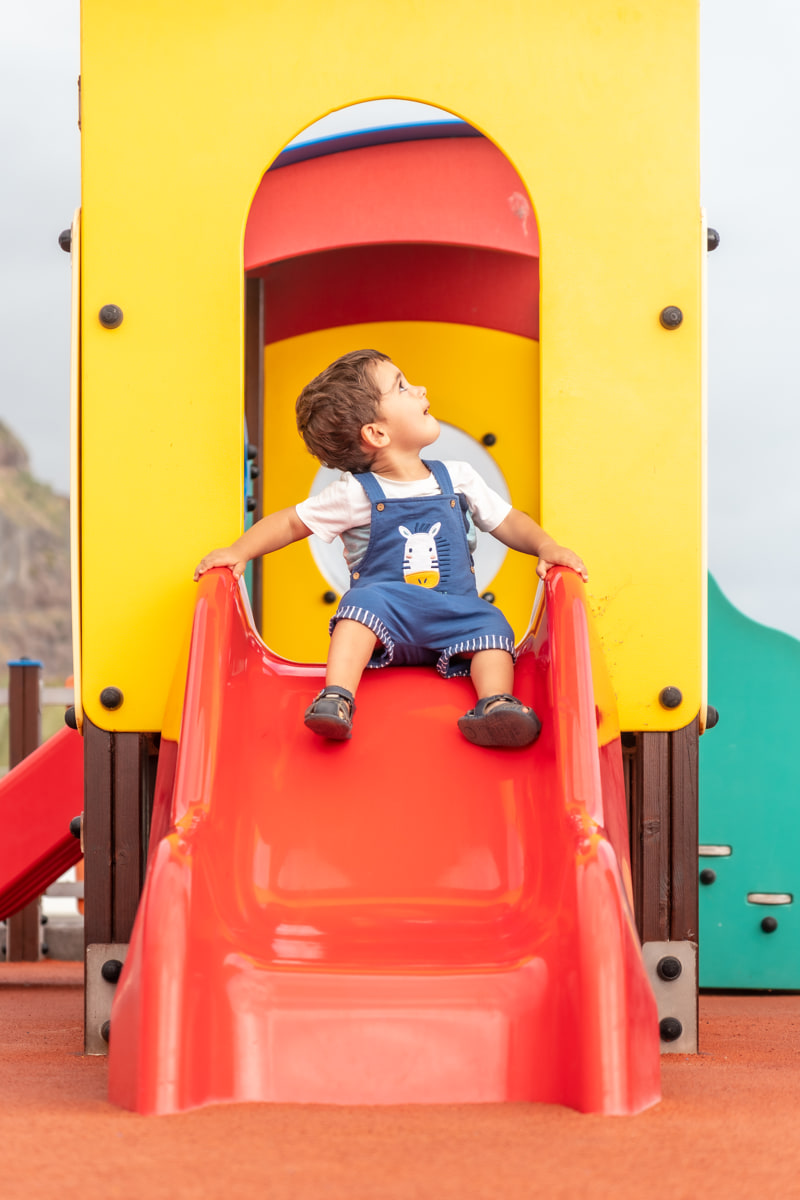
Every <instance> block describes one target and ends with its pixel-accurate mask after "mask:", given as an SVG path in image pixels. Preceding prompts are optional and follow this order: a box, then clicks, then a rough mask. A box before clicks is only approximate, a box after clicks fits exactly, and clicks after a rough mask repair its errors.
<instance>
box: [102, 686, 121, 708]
mask: <svg viewBox="0 0 800 1200" xmlns="http://www.w3.org/2000/svg"><path fill="white" fill-rule="evenodd" d="M124 699H125V697H124V696H123V695H122V692H121V691H120V690H119V688H116V687H107V688H103V690H102V692H101V693H100V703H101V704H102V706H103V708H107V709H109V710H110V711H112V712H113V711H114V709H115V708H120V707H121V706H122V701H123V700H124Z"/></svg>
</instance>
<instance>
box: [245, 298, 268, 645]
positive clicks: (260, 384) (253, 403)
mask: <svg viewBox="0 0 800 1200" xmlns="http://www.w3.org/2000/svg"><path fill="white" fill-rule="evenodd" d="M244 413H245V419H246V421H247V438H248V441H249V443H250V445H251V446H254V447H255V448H256V451H257V457H256V458H255V459H254V460H253V461H252V463H251V465H250V470H251V477H252V481H253V496H254V498H255V502H256V507H255V509H254V510H253V520H254V521H258V520H259V519H260V518H261V517H262V516H263V515H264V489H263V479H264V477H263V474H262V470H263V464H264V280H263V279H257V278H248V279H245V346H244ZM253 466H255V471H253ZM261 564H262V560H261V559H260V558H256V559H254V560H253V564H252V568H251V569H252V572H253V575H252V590H253V595H252V605H253V617H254V619H255V623H256V629H258V630H259V631H260V630H261V615H262V604H263V592H262V583H261V579H262V573H261Z"/></svg>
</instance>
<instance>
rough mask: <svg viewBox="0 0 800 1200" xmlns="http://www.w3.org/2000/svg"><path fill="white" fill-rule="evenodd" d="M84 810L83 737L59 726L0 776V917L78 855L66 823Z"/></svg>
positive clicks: (19, 905)
mask: <svg viewBox="0 0 800 1200" xmlns="http://www.w3.org/2000/svg"><path fill="white" fill-rule="evenodd" d="M82 811H83V739H82V738H81V736H80V734H79V733H76V732H75V731H74V730H72V729H66V728H65V729H62V730H61V731H60V732H59V733H57V734H55V736H54V737H51V738H48V740H47V741H46V742H44V743H43V745H41V746H39V748H38V750H34V752H33V754H29V755H28V757H27V758H24V759H23V760H22V762H21V763H19V765H18V766H16V767H14V769H13V770H12V771H9V773H8V774H7V775H6V776H5V777H4V778H3V779H0V823H1V824H2V829H3V836H2V838H0V920H4V919H5V918H6V917H10V916H12V915H13V914H14V913H15V912H19V910H20V909H21V908H24V907H25V905H26V904H29V903H30V901H31V900H35V899H36V897H37V896H40V895H41V894H42V892H44V890H45V889H46V888H48V887H49V886H50V884H51V883H54V882H55V881H56V879H58V877H59V876H60V875H63V874H64V872H65V871H67V870H69V868H70V867H74V866H75V863H76V862H78V861H79V859H80V858H81V847H80V842H79V841H78V840H77V838H74V837H73V836H72V834H71V833H70V831H69V823H70V821H71V820H72V818H73V817H77V816H79V815H80V813H81V812H82Z"/></svg>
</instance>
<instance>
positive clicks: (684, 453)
mask: <svg viewBox="0 0 800 1200" xmlns="http://www.w3.org/2000/svg"><path fill="white" fill-rule="evenodd" d="M697 25H698V5H697V2H696V0H673V2H672V3H670V4H652V3H645V2H644V0H638V2H635V0H623V2H620V0H562V2H561V3H558V4H554V3H552V0H529V2H528V3H527V4H524V5H520V4H519V3H517V0H497V2H496V3H494V4H492V5H487V4H486V3H485V2H484V0H480V2H478V0H437V3H436V4H435V5H429V6H428V7H427V8H426V9H425V15H424V30H423V31H422V35H421V31H420V23H419V21H418V20H414V19H409V14H408V11H407V10H406V9H405V8H404V7H403V6H402V5H389V4H380V5H375V4H374V2H373V0H340V3H338V4H336V5H331V4H329V3H328V2H327V0H295V2H294V3H292V4H286V3H284V2H283V0H229V3H227V4H225V5H221V4H211V3H208V2H207V0H201V2H198V0H173V2H172V3H170V4H164V3H163V2H162V0H137V3H136V4H134V5H124V4H109V3H108V2H107V0H83V10H82V72H81V74H82V130H83V133H82V138H83V148H82V154H83V196H82V210H83V249H82V288H81V304H82V314H81V322H82V328H81V354H82V378H81V395H82V431H81V449H82V461H81V474H82V495H81V498H80V502H81V528H82V545H81V591H82V611H81V613H80V615H79V617H76V619H79V620H80V621H81V629H80V636H81V645H82V648H83V650H82V673H83V682H82V696H81V699H82V703H83V708H84V711H85V712H86V714H87V715H88V716H89V717H90V719H91V720H92V721H94V722H96V723H97V724H99V725H102V726H104V727H105V728H117V729H158V728H159V727H160V724H161V721H162V715H163V712H164V707H165V703H166V697H167V692H168V688H169V681H170V679H171V677H172V672H173V667H174V665H175V661H176V658H177V655H178V653H179V650H178V647H179V645H180V643H181V640H182V631H183V628H184V626H185V624H186V622H187V621H188V619H189V615H190V613H191V608H192V603H193V598H194V587H193V584H192V582H191V572H192V568H193V566H194V564H195V562H196V561H197V560H198V559H199V558H200V556H201V555H202V554H203V553H204V552H205V551H206V550H207V549H208V548H209V547H211V546H213V545H218V544H220V543H221V542H223V541H227V540H229V539H230V537H231V536H232V534H233V533H236V532H238V530H239V529H241V526H242V519H243V511H242V510H243V504H242V487H241V480H242V474H243V463H242V458H243V455H242V442H243V436H242V427H243V418H242V410H243V398H242V397H243V390H242V374H243V372H242V358H243V286H242V253H241V247H242V236H243V229H244V224H245V221H246V216H247V211H248V208H249V205H250V202H251V200H252V196H253V194H254V191H255V189H256V187H257V186H258V182H259V180H260V178H261V176H262V174H263V171H264V169H265V168H266V167H267V165H268V164H269V163H270V162H271V161H272V160H273V159H274V157H275V156H276V155H277V154H278V153H279V151H280V150H281V148H282V147H283V146H284V145H285V144H286V142H287V141H288V140H289V139H290V138H292V137H293V136H294V135H295V134H296V133H298V132H299V131H300V130H301V129H302V128H304V127H305V126H307V125H308V124H310V123H311V122H312V121H314V120H316V119H317V118H318V117H320V116H322V115H324V114H325V113H327V112H329V111H331V110H333V109H335V108H339V107H342V106H345V105H347V104H352V103H356V102H358V101H362V100H372V99H376V98H379V97H386V96H395V97H402V98H406V99H412V100H421V101H425V102H427V103H430V104H435V105H438V106H440V107H442V108H445V109H449V110H450V111H452V112H454V113H456V114H457V115H458V116H461V117H463V118H465V119H466V120H469V121H472V122H473V123H474V124H475V125H476V126H477V127H478V128H479V129H481V130H483V131H484V132H485V133H487V134H488V135H489V136H490V137H491V138H492V139H493V140H494V141H495V142H496V143H497V145H498V146H499V147H500V149H501V150H503V151H504V152H505V153H506V154H507V155H508V156H509V158H510V159H511V161H512V162H513V164H514V166H515V167H516V169H517V170H518V172H519V173H520V175H521V177H522V178H523V180H524V181H525V183H526V186H527V188H528V190H529V192H530V195H531V198H532V201H533V204H534V207H535V210H536V215H537V220H538V223H539V229H540V235H541V245H542V261H541V268H542V304H541V356H542V357H541V400H540V415H541V437H540V469H541V477H540V478H541V486H540V494H541V517H542V521H543V524H544V525H545V526H546V527H549V528H552V529H553V530H556V531H558V534H559V535H560V536H561V537H562V538H563V539H564V540H565V541H567V542H568V543H570V544H573V545H575V546H576V547H578V548H579V549H580V550H581V552H582V553H583V555H584V557H585V558H586V559H587V561H588V563H589V567H590V570H591V575H592V579H591V589H592V594H593V598H594V606H595V611H596V614H597V618H598V623H599V628H600V632H601V637H602V640H603V643H604V646H605V649H606V652H607V655H608V658H609V665H610V669H611V674H612V679H613V683H614V687H615V690H616V692H617V695H618V697H619V708H620V718H621V723H622V726H623V727H624V728H628V729H648V728H649V729H659V728H660V729H669V728H676V727H678V726H681V725H683V724H686V723H687V722H688V721H689V720H690V719H691V718H692V717H693V716H694V715H695V714H696V713H697V712H698V710H699V709H700V706H701V674H702V656H703V647H702V627H701V622H702V587H703V573H702V544H703V536H704V533H703V513H702V509H703V502H702V462H703V454H702V442H703V424H702V421H703V418H702V388H701V373H702V366H701V358H702V356H701V341H702V339H701V321H702V308H701V286H700V274H701V267H700V262H701V257H702V253H703V248H702V223H701V217H700V210H699V170H698V159H699V153H698V151H699V146H698V142H699V138H698V36H697V34H698V31H697ZM331 47H335V52H333V53H332V52H331ZM376 47H377V48H379V51H378V52H376ZM408 186H409V187H413V180H410V181H408ZM321 202H324V198H321ZM387 287H391V280H387ZM109 303H110V304H118V305H119V306H120V307H121V308H122V309H123V311H124V314H125V317H124V322H123V324H122V326H121V327H120V328H119V329H116V330H112V331H108V330H105V329H103V328H102V327H101V326H100V324H99V322H98V318H97V314H98V311H99V309H100V308H101V306H102V305H104V304H109ZM666 305H679V306H680V307H681V309H683V312H684V321H683V324H682V326H681V327H680V328H679V329H677V330H675V331H673V332H667V331H666V330H664V329H662V328H661V326H660V324H659V320H658V315H659V312H660V311H661V310H662V309H663V308H664V307H665V306H666ZM494 403H495V398H494V396H492V395H490V396H487V398H486V404H487V410H488V411H492V406H493V405H494ZM109 684H111V685H115V686H117V687H119V688H121V690H122V691H123V693H124V696H125V701H124V704H123V706H122V708H121V709H119V710H118V711H117V712H116V713H106V712H105V711H104V710H103V709H102V707H101V706H100V703H99V693H100V691H101V689H102V688H103V687H105V686H107V685H109ZM667 684H673V685H677V686H678V687H680V688H681V690H682V691H683V693H684V697H685V699H684V703H683V705H682V706H681V707H680V708H679V709H677V710H673V711H672V712H667V711H666V710H663V709H661V708H660V706H659V704H658V693H659V691H660V690H661V688H662V687H664V686H665V685H667Z"/></svg>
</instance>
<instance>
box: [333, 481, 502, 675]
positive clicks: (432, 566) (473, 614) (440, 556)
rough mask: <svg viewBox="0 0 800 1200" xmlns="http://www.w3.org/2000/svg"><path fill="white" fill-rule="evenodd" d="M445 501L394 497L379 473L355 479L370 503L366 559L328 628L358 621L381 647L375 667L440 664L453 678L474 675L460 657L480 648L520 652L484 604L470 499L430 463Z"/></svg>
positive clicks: (493, 611)
mask: <svg viewBox="0 0 800 1200" xmlns="http://www.w3.org/2000/svg"><path fill="white" fill-rule="evenodd" d="M425 466H426V467H428V468H429V469H430V471H431V472H432V474H433V476H434V478H435V480H436V482H437V484H438V485H439V488H440V489H441V495H440V496H417V497H411V498H409V499H403V500H392V499H389V498H388V497H387V496H386V495H385V494H384V492H383V489H382V488H381V486H380V484H379V483H378V481H377V479H376V478H375V476H374V475H372V474H370V473H369V472H366V473H364V474H359V475H356V476H355V478H356V479H357V480H358V482H359V483H360V484H361V486H362V487H363V489H364V491H365V492H366V493H367V496H368V498H369V501H370V506H371V509H372V520H371V524H370V535H369V544H368V546H367V551H366V554H365V555H364V557H363V559H362V560H361V562H360V563H359V564H358V566H357V567H356V569H355V570H354V571H353V572H352V574H351V576H350V590H349V591H348V592H346V593H345V595H344V596H342V599H341V601H340V602H339V607H338V609H337V610H336V613H335V615H334V616H333V618H332V620H331V624H330V628H331V632H332V631H333V628H334V626H335V625H336V622H337V621H342V620H349V621H359V622H360V623H361V624H362V625H366V626H368V628H369V629H371V630H373V632H374V633H375V637H376V638H377V639H378V640H379V641H380V643H381V645H380V647H378V648H377V650H376V652H375V654H374V655H373V657H372V660H371V662H370V663H369V664H368V665H369V666H370V667H388V666H390V665H393V666H421V665H424V664H431V665H432V664H434V663H435V664H436V668H437V670H438V671H439V673H440V674H441V675H444V676H445V677H446V678H450V677H453V676H456V675H469V661H468V660H465V659H463V658H461V657H460V656H461V655H463V654H466V653H469V652H471V651H475V650H492V649H493V650H507V651H508V652H509V653H510V654H511V655H512V656H513V654H514V631H513V630H512V628H511V626H510V625H509V623H508V621H507V620H506V619H505V617H504V616H503V614H502V613H501V612H500V610H499V609H497V608H495V607H494V606H493V605H491V604H489V603H488V602H487V601H486V600H481V598H480V596H479V595H478V591H477V588H476V586H475V567H474V566H473V563H472V556H471V554H470V552H469V545H468V542H467V526H466V517H465V513H466V509H467V501H466V498H465V497H464V496H462V495H456V493H455V492H454V490H453V484H452V481H451V479H450V474H449V472H448V470H447V468H446V467H445V466H444V464H443V463H440V462H426V463H425Z"/></svg>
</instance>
